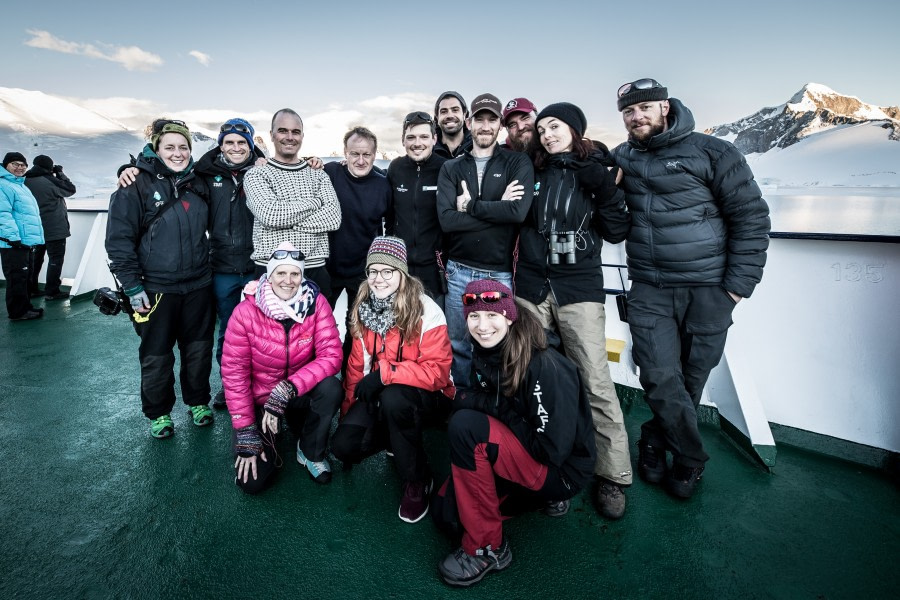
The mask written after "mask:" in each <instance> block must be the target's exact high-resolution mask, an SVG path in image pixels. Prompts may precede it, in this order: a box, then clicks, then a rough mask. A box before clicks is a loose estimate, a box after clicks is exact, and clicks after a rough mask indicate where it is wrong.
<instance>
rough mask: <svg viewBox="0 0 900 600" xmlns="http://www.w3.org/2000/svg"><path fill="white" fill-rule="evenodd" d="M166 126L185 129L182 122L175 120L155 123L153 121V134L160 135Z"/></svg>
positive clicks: (158, 120)
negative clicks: (176, 126) (177, 126)
mask: <svg viewBox="0 0 900 600" xmlns="http://www.w3.org/2000/svg"><path fill="white" fill-rule="evenodd" d="M166 125H179V126H180V127H185V128H187V125H186V124H185V122H184V121H178V120H176V119H157V120H156V121H153V133H160V132H161V131H162V130H163V127H165V126H166Z"/></svg>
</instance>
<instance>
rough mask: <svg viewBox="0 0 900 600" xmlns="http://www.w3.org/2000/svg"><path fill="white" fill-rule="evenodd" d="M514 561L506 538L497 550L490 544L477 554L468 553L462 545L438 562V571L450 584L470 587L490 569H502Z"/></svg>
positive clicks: (476, 552)
mask: <svg viewBox="0 0 900 600" xmlns="http://www.w3.org/2000/svg"><path fill="white" fill-rule="evenodd" d="M511 562H512V551H510V549H509V542H508V541H506V540H505V539H504V540H503V541H502V542H501V543H500V547H499V548H497V550H493V549H492V548H491V547H490V546H487V547H486V548H479V549H478V550H476V551H475V556H472V555H470V554H466V551H465V550H463V549H462V548H461V547H460V548H458V549H457V550H456V552H452V553H450V554H448V555H447V558H445V559H444V560H443V561H441V562H439V563H438V572H440V574H441V577H442V578H443V580H444V581H446V582H447V583H449V584H450V585H457V586H461V587H468V586H470V585H472V584H474V583H478V582H479V581H481V580H482V578H484V576H485V575H487V574H488V573H489V572H490V571H502V570H503V569H505V568H506V567H508V566H509V563H511Z"/></svg>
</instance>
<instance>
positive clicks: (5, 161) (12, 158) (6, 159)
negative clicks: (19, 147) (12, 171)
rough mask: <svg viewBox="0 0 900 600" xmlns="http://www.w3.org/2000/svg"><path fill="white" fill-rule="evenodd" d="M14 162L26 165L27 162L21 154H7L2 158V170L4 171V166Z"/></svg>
mask: <svg viewBox="0 0 900 600" xmlns="http://www.w3.org/2000/svg"><path fill="white" fill-rule="evenodd" d="M16 161H18V162H23V163H25V164H26V165H27V164H28V161H27V160H25V155H24V154H22V153H21V152H7V153H6V156H4V157H3V168H4V169H5V168H6V165H8V164H9V163H11V162H16Z"/></svg>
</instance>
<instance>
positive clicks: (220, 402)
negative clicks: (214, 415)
mask: <svg viewBox="0 0 900 600" xmlns="http://www.w3.org/2000/svg"><path fill="white" fill-rule="evenodd" d="M212 404H213V408H214V409H216V410H222V409H224V408H228V404H226V403H225V390H219V391H218V393H217V394H216V397H215V398H213V403H212Z"/></svg>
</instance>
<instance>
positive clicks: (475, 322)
mask: <svg viewBox="0 0 900 600" xmlns="http://www.w3.org/2000/svg"><path fill="white" fill-rule="evenodd" d="M463 311H464V313H465V316H466V324H467V327H468V330H469V334H470V335H471V336H472V338H473V339H474V340H475V342H476V343H475V344H474V353H473V360H472V373H471V380H470V382H469V387H470V389H468V390H466V391H465V392H463V393H461V394H460V395H458V397H457V398H456V400H455V401H454V405H455V408H456V412H455V413H454V414H453V416H452V417H451V419H450V424H449V426H448V429H447V434H448V439H449V444H450V463H451V477H450V479H448V480H447V482H446V483H445V484H444V486H443V487H442V488H441V490H440V491H439V492H438V494H437V497H436V498H435V508H436V510H435V512H434V518H435V520H436V522H437V523H438V525H439V526H440V527H441V528H442V529H444V530H450V531H454V532H455V533H461V534H462V545H461V547H460V548H459V549H458V550H456V551H455V552H453V553H451V554H449V555H448V556H447V557H446V558H445V559H444V560H443V561H441V562H440V563H439V564H438V570H439V572H440V574H441V577H442V578H443V579H444V581H446V582H447V583H448V584H450V585H456V586H469V585H472V584H474V583H477V582H478V581H480V580H481V579H482V577H484V576H485V575H486V574H487V573H488V572H490V571H491V570H501V569H505V568H506V567H507V566H509V564H510V562H511V561H512V553H511V551H510V548H509V541H508V540H507V539H506V538H505V537H504V536H503V526H502V516H501V510H502V513H503V514H509V513H510V512H511V511H512V509H513V505H514V504H515V506H516V509H517V512H518V511H521V510H522V509H523V508H524V509H529V508H530V509H537V508H540V507H543V506H547V505H548V503H550V504H551V505H559V504H562V505H563V506H566V505H567V503H566V502H565V501H567V500H568V499H569V498H571V497H572V496H574V495H575V494H577V493H578V492H579V491H580V490H581V489H582V488H583V487H584V486H585V485H586V484H587V483H588V481H590V479H591V471H592V469H593V466H594V458H595V453H594V437H593V434H592V431H591V430H592V424H591V409H590V405H589V404H588V401H587V398H586V397H585V394H584V389H583V387H582V385H581V378H580V376H579V374H578V369H577V368H576V367H575V365H573V364H572V363H571V362H569V361H568V360H567V359H566V358H564V357H563V356H562V355H560V354H559V353H558V352H556V351H555V350H553V349H552V348H548V347H547V340H546V337H545V334H544V330H543V329H542V328H541V325H540V323H539V322H538V320H537V318H536V317H535V316H534V315H533V314H532V313H531V312H530V311H528V310H520V309H519V308H518V307H517V305H516V303H515V300H514V298H513V295H512V292H511V291H510V289H509V288H507V287H506V286H505V285H503V284H501V283H499V282H497V281H494V280H491V279H484V280H479V281H473V282H472V283H470V284H469V285H468V286H466V291H465V294H463ZM500 498H504V500H503V502H502V506H501V500H500ZM558 514H562V513H561V512H560V513H558Z"/></svg>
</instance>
